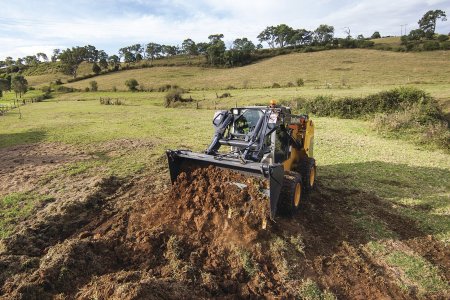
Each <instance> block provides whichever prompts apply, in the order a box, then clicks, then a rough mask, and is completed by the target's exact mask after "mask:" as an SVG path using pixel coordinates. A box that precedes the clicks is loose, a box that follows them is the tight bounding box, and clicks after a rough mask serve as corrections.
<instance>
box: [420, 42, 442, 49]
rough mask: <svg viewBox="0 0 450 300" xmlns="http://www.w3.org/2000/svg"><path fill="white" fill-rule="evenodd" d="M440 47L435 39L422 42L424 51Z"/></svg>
mask: <svg viewBox="0 0 450 300" xmlns="http://www.w3.org/2000/svg"><path fill="white" fill-rule="evenodd" d="M439 49H440V45H439V42H437V41H425V42H424V43H423V50H425V51H434V50H439Z"/></svg>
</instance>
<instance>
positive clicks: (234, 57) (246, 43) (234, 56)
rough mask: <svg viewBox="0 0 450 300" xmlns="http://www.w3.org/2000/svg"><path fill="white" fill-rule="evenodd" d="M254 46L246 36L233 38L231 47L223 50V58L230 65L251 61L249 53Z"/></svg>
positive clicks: (253, 49)
mask: <svg viewBox="0 0 450 300" xmlns="http://www.w3.org/2000/svg"><path fill="white" fill-rule="evenodd" d="M255 49H256V47H255V44H253V42H252V41H250V40H248V39H247V38H245V37H244V38H242V39H235V40H234V42H233V45H232V48H231V49H230V50H228V51H226V52H225V54H224V59H225V61H226V63H227V64H228V65H230V66H234V65H235V64H236V63H237V64H241V65H242V64H245V63H248V62H250V61H251V54H252V52H253V51H255Z"/></svg>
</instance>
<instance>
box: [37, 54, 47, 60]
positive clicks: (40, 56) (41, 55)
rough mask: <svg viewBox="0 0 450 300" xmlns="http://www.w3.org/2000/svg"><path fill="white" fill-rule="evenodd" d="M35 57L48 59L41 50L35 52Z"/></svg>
mask: <svg viewBox="0 0 450 300" xmlns="http://www.w3.org/2000/svg"><path fill="white" fill-rule="evenodd" d="M36 57H37V59H38V60H40V59H41V58H42V59H43V60H44V61H48V57H47V54H45V53H43V52H39V53H37V54H36Z"/></svg>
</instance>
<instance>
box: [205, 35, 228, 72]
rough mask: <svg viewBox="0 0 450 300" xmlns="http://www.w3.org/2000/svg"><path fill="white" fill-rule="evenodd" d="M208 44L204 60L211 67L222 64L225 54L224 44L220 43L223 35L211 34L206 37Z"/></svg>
mask: <svg viewBox="0 0 450 300" xmlns="http://www.w3.org/2000/svg"><path fill="white" fill-rule="evenodd" d="M208 39H209V44H208V48H207V49H206V58H207V60H208V61H209V63H210V64H211V65H218V64H221V63H222V62H223V58H224V57H223V55H224V53H225V49H226V48H225V43H224V42H223V41H222V39H223V34H212V35H210V36H208Z"/></svg>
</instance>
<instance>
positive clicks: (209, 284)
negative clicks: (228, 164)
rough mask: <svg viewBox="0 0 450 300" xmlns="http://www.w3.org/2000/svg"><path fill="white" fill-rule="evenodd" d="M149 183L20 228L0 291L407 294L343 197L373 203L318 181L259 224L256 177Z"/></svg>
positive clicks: (226, 174) (394, 224) (379, 208)
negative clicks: (375, 256)
mask: <svg viewBox="0 0 450 300" xmlns="http://www.w3.org/2000/svg"><path fill="white" fill-rule="evenodd" d="M152 180H153V179H152V178H149V177H142V178H138V179H135V180H133V181H132V182H129V183H127V184H123V183H122V184H121V185H120V182H119V181H117V180H116V179H114V178H109V179H104V180H102V181H101V182H100V183H99V184H98V189H97V190H95V191H94V190H93V191H92V193H91V194H90V195H88V196H86V197H85V198H83V199H84V200H82V201H80V203H81V204H79V205H75V206H70V205H69V207H68V208H67V209H65V210H61V211H60V212H61V213H60V214H59V215H58V217H57V218H56V217H55V215H54V217H52V218H50V217H48V216H47V217H43V218H39V217H38V218H37V219H38V220H39V221H37V222H31V221H30V223H29V224H28V226H24V229H23V230H20V231H18V232H16V233H15V234H13V235H12V236H11V238H10V239H8V240H6V242H5V243H4V245H3V252H2V253H1V254H0V270H1V271H2V272H0V274H3V275H0V286H1V290H0V296H4V297H6V298H14V297H17V298H47V297H67V298H80V299H91V298H96V299H109V298H120V299H167V298H211V297H218V298H222V297H223V298H236V297H238V298H242V297H245V298H260V297H278V298H298V297H303V296H304V294H303V293H304V291H305V289H306V288H305V284H306V282H307V281H305V280H306V279H311V280H313V281H314V282H316V283H317V284H318V288H319V291H320V290H322V291H324V293H327V291H328V290H329V291H331V292H332V293H334V294H335V295H336V296H337V297H338V298H345V299H347V298H350V299H380V298H387V299H389V298H399V299H402V298H404V299H406V298H411V297H413V298H414V297H416V295H414V294H412V295H411V294H407V293H406V292H405V291H403V290H401V289H400V288H399V287H398V286H396V285H395V284H394V282H395V278H391V277H392V276H394V275H392V274H391V273H390V272H388V271H386V270H384V269H383V266H381V265H379V264H377V263H376V262H375V261H373V260H372V258H371V257H370V255H369V254H368V253H367V252H366V251H365V250H364V248H363V247H362V246H361V243H364V242H366V240H365V237H364V236H363V235H362V234H361V233H360V230H358V228H356V227H355V224H354V222H352V220H350V219H349V217H348V216H349V215H351V212H352V210H353V209H354V206H353V205H352V204H353V201H357V202H358V204H359V206H358V208H360V209H361V207H366V209H370V210H372V211H374V214H377V215H380V216H381V215H384V214H383V211H384V210H386V211H388V208H387V207H384V206H383V205H382V204H381V203H377V200H378V199H376V198H375V197H374V196H371V195H367V194H364V195H362V194H361V193H358V192H355V191H345V190H340V191H334V190H331V189H325V188H324V187H322V186H320V185H319V186H318V190H317V192H315V193H313V194H312V197H311V199H310V202H309V203H306V204H305V205H304V208H303V210H302V211H301V212H300V213H299V214H297V215H296V216H295V218H293V219H278V220H277V221H276V222H268V224H267V229H262V224H263V223H264V220H266V219H267V217H268V215H269V207H268V199H267V197H266V196H265V195H264V194H263V193H262V192H261V191H262V189H263V188H264V187H265V183H264V182H262V181H260V180H257V179H255V178H247V177H244V176H243V175H240V174H237V173H234V172H231V171H224V170H219V169H217V168H213V167H210V168H207V169H197V170H194V171H193V172H192V173H190V174H186V173H182V174H181V175H180V176H179V178H178V180H177V183H176V184H175V185H174V186H173V187H172V188H171V189H168V190H166V191H164V192H162V193H158V194H156V195H154V194H153V193H154V190H152V187H151V186H152V185H151V182H152ZM236 182H237V183H245V186H244V185H239V184H236ZM119 185H120V186H119ZM55 209H56V208H55ZM47 215H48V214H47ZM57 219H59V220H61V222H60V223H58V222H57V221H56V220H57ZM385 219H386V224H388V225H390V226H391V229H392V230H393V231H395V232H398V234H399V236H403V235H405V238H408V239H409V238H411V239H410V244H411V247H413V246H418V245H419V244H420V242H419V239H418V237H416V238H415V239H414V238H413V236H410V235H408V236H406V234H405V233H404V232H405V231H404V227H405V226H413V225H414V224H409V223H407V221H406V220H403V219H397V218H395V215H394V214H393V213H392V212H391V213H390V214H386V218H385ZM402 220H403V221H404V222H403V221H402ZM405 222H406V223H405ZM64 224H66V225H64ZM413 229H414V228H413ZM414 230H415V229H414ZM25 232H26V233H25ZM414 233H415V234H417V235H419V234H420V232H419V231H418V230H417V231H414ZM429 244H430V246H428V247H422V248H421V249H422V250H423V252H424V255H429V256H431V257H433V258H434V259H435V260H436V261H439V263H440V264H441V265H444V266H446V263H447V264H448V257H449V256H448V251H446V250H445V249H444V247H443V246H441V245H439V243H438V242H437V241H435V240H431V241H429ZM431 244H435V246H432V245H431ZM436 249H438V250H439V251H440V250H443V251H444V252H445V251H446V252H445V253H446V254H440V255H439V256H436V255H435V254H436V253H435V252H436ZM430 259H431V258H430ZM447 279H448V278H447Z"/></svg>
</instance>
